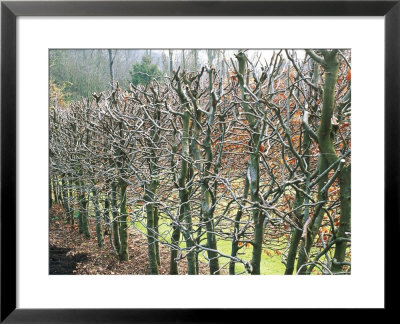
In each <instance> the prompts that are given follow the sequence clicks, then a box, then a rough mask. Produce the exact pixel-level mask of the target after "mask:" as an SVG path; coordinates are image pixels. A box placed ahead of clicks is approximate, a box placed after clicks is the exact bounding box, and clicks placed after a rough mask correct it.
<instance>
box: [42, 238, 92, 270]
mask: <svg viewBox="0 0 400 324" xmlns="http://www.w3.org/2000/svg"><path fill="white" fill-rule="evenodd" d="M49 255H50V271H49V273H50V274H74V270H76V265H77V264H78V262H86V261H88V256H87V254H85V253H78V254H75V253H73V251H71V249H67V248H60V247H57V246H53V245H50V254H49Z"/></svg>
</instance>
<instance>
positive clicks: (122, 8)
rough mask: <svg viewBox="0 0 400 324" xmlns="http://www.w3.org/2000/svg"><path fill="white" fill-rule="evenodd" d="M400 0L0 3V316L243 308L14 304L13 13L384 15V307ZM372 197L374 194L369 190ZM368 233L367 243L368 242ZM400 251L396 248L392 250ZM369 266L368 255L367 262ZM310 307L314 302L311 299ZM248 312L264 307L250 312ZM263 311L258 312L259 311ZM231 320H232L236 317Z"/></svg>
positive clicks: (89, 317)
mask: <svg viewBox="0 0 400 324" xmlns="http://www.w3.org/2000/svg"><path fill="white" fill-rule="evenodd" d="M399 2H400V1H399V0H396V1H118V2H112V1H102V2H98V1H95V2H89V1H86V2H85V1H82V2H75V1H74V2H57V1H38V2H31V1H29V2H27V1H18V2H12V1H5V2H2V3H1V319H0V320H1V322H4V323H97V322H99V323H113V322H115V323H131V322H133V323H143V322H165V323H167V322H175V323H186V322H187V323H197V322H228V321H231V322H232V323H235V322H237V321H238V320H239V319H240V318H244V317H247V316H248V315H249V314H247V315H246V314H244V312H243V310H238V309H236V310H223V309H217V310H213V314H212V316H210V313H209V310H208V311H204V310H193V309H180V310H170V309H147V310H146V309H100V310H99V309H96V310H94V309H17V308H16V300H17V293H16V270H17V268H16V237H17V232H16V207H17V205H16V190H17V185H16V179H17V178H16V163H17V157H16V143H17V141H16V130H17V124H16V113H17V111H16V99H17V98H16V82H17V76H16V59H17V58H16V54H17V48H16V42H17V30H16V19H17V17H19V16H384V17H385V206H384V208H385V309H386V310H389V309H393V307H394V306H395V300H394V299H392V298H390V293H391V292H392V291H393V290H394V289H395V287H396V285H395V284H394V283H398V279H397V275H396V272H397V271H396V269H393V268H392V266H391V265H390V263H389V260H388V256H390V255H392V253H396V251H395V247H394V246H393V244H389V242H390V241H391V240H393V239H394V238H395V237H398V235H399V227H400V226H399V224H400V221H399V214H400V213H399V211H400V208H399V207H400V203H399V202H400V191H399V185H400V173H399V155H400V145H399V138H400V136H399V129H400V127H399V126H400V123H399V121H400V114H399V103H400V65H399V60H400V59H399V58H400V3H399ZM371 195H372V193H371ZM372 241H373V237H371V242H370V244H373V242H372ZM10 242H11V244H10ZM397 253H398V252H397ZM371 263H372V265H373V260H371ZM310 307H313V305H312V302H311V303H310ZM252 312H253V313H252V315H251V318H253V319H254V318H255V316H258V315H262V314H263V312H265V310H260V309H258V310H252ZM258 313H261V314H258ZM233 319H234V320H233Z"/></svg>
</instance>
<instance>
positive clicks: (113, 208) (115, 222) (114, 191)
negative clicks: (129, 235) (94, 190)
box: [111, 181, 121, 255]
mask: <svg viewBox="0 0 400 324" xmlns="http://www.w3.org/2000/svg"><path fill="white" fill-rule="evenodd" d="M111 211H112V228H113V231H112V234H113V239H114V246H115V249H116V250H117V252H118V255H119V250H120V248H121V242H120V238H119V219H118V202H117V183H116V182H115V181H112V183H111Z"/></svg>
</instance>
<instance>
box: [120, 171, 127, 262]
mask: <svg viewBox="0 0 400 324" xmlns="http://www.w3.org/2000/svg"><path fill="white" fill-rule="evenodd" d="M127 186H128V185H127V183H126V182H125V181H124V180H122V179H121V180H120V190H121V196H120V202H121V206H120V220H119V238H120V242H121V245H120V248H119V258H120V260H121V261H128V260H129V252H128V222H127V219H128V214H127V212H126V188H127Z"/></svg>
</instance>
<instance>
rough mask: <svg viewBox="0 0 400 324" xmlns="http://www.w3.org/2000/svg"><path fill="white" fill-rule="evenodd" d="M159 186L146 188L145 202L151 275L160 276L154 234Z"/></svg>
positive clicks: (153, 185) (151, 185) (154, 185)
mask: <svg viewBox="0 0 400 324" xmlns="http://www.w3.org/2000/svg"><path fill="white" fill-rule="evenodd" d="M156 188H157V184H155V183H151V184H150V186H149V187H148V188H146V187H145V189H144V190H145V195H144V201H145V202H146V214H147V249H148V257H149V268H150V274H158V262H157V254H156V247H155V239H154V238H155V233H154V228H155V226H154V196H155V191H156Z"/></svg>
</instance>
